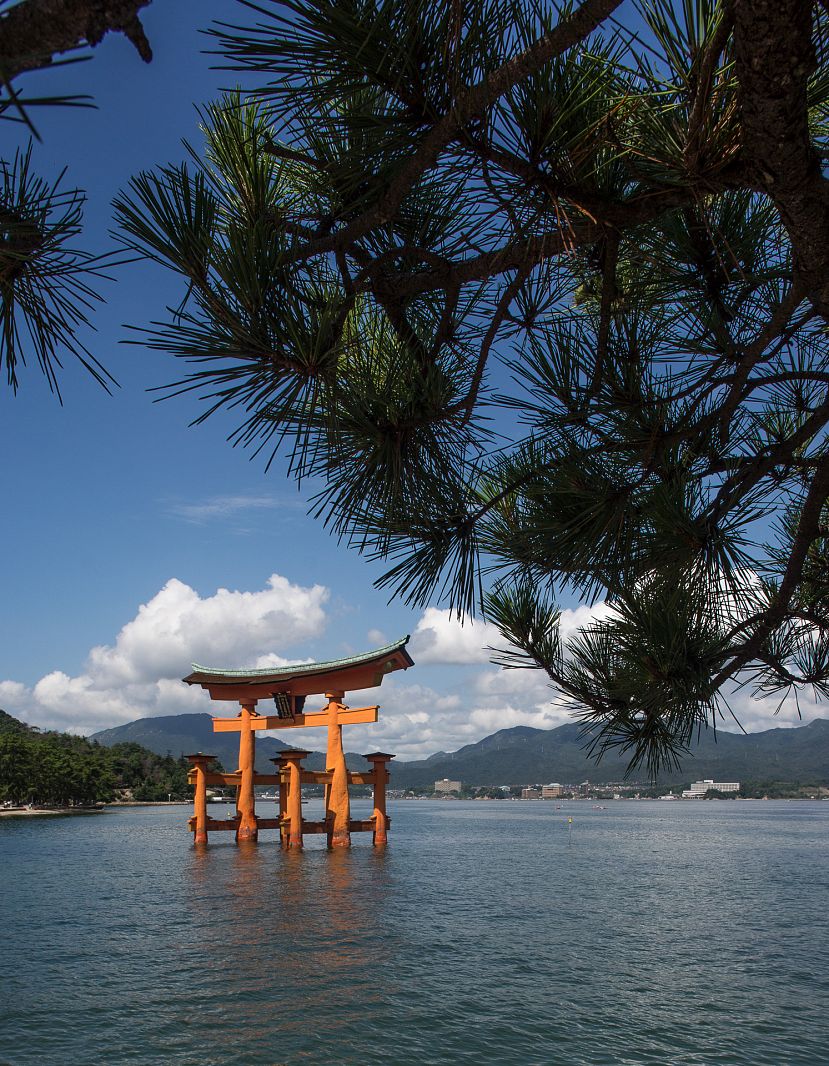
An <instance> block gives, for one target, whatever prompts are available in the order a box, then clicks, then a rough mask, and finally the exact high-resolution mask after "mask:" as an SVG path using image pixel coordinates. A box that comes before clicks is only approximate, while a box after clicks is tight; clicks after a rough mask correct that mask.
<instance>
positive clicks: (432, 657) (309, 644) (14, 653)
mask: <svg viewBox="0 0 829 1066" xmlns="http://www.w3.org/2000/svg"><path fill="white" fill-rule="evenodd" d="M142 17H143V19H144V22H145V26H146V29H147V33H148V36H149V38H150V41H151V44H152V47H153V50H154V55H155V57H154V60H153V62H152V63H151V64H150V65H145V64H144V63H142V62H141V61H140V59H139V58H138V56H137V55H136V53H135V51H134V49H133V48H132V46H131V45H129V44H128V42H126V41H125V40H124V39H123V38H118V37H112V36H110V37H108V38H107V39H106V40H105V41H104V43H103V44H102V45H101V46H100V47H99V48H98V49H96V51H95V53H94V55H93V58H92V59H91V61H90V62H88V63H81V64H77V65H75V66H72V67H69V68H64V69H62V70H58V71H54V72H49V73H45V74H38V75H33V76H31V77H30V79H29V80H28V82H27V83H26V84H25V85H24V88H26V89H27V90H28V91H29V92H32V93H34V92H47V93H48V92H51V91H59V92H87V93H91V94H92V95H93V96H94V98H95V101H96V104H97V109H96V110H86V109H83V110H81V109H63V110H49V111H45V112H42V113H39V112H35V113H34V118H35V120H36V122H37V126H38V129H39V131H40V133H41V136H42V143H41V144H40V145H37V146H36V148H35V164H36V169H37V170H38V172H40V173H41V174H43V175H44V176H47V177H55V176H57V174H58V173H59V171H60V170H61V169H62V168H63V166H65V165H67V166H68V168H69V169H68V173H67V177H66V182H67V184H70V185H77V186H80V187H81V188H83V189H85V190H86V192H87V195H88V199H89V202H88V206H87V211H86V223H85V233H84V237H83V245H84V247H86V248H90V249H95V250H101V251H103V250H105V249H107V248H110V247H112V242H111V239H110V238H109V237H108V230H109V228H110V225H111V222H110V219H111V209H110V203H111V200H112V197H113V196H114V195H115V194H116V193H117V192H118V191H119V190H120V189H121V188H122V187H123V186H124V185H125V184H126V182H127V181H128V179H129V178H130V176H131V175H133V174H134V173H135V172H137V171H138V170H140V169H142V168H150V167H152V166H153V165H154V164H156V163H162V162H167V161H172V160H178V159H179V158H181V157H182V154H183V153H182V149H181V146H180V141H181V138H182V137H186V138H188V139H190V140H191V141H193V142H196V143H197V141H198V135H197V131H196V122H197V119H196V115H195V110H194V105H197V104H201V103H204V102H206V101H208V100H210V99H212V98H214V97H215V96H217V95H218V93H219V92H220V91H221V90H222V89H224V88H227V87H228V82H229V79H230V78H231V76H230V75H228V74H226V73H224V72H221V71H217V70H212V69H211V68H210V64H211V62H213V61H214V60H212V59H211V58H210V57H208V56H205V55H203V54H201V50H202V49H203V48H205V47H209V44H208V42H207V41H206V39H205V38H204V37H201V36H200V34H199V30H200V29H203V28H205V27H206V26H207V25H208V24H209V22H210V20H211V18H225V19H229V20H231V21H232V20H234V19H239V20H244V19H245V18H246V17H247V16H246V14H245V11H244V9H243V8H242V7H241V6H240V5H238V4H235V3H233V2H232V0H210V2H206V3H200V4H193V3H174V2H172V0H156V2H155V3H153V4H152V5H151V6H150V7H149V8H147V9H146V12H145V14H144V15H143V16H142ZM4 133H5V136H6V146H7V147H6V154H9V151H10V149H9V145H10V144H11V143H13V141H14V137H15V135H16V131H15V128H14V127H12V126H11V125H10V124H6V127H5V129H4ZM101 291H102V294H103V295H104V296H105V298H106V302H105V303H104V304H102V305H101V307H100V308H99V309H98V310H97V311H96V312H95V315H94V322H95V325H96V327H97V331H96V332H95V333H90V334H88V335H86V336H85V337H84V338H83V339H84V340H85V342H86V343H87V344H88V346H89V347H90V349H91V350H92V352H93V353H94V354H95V356H96V357H97V358H99V359H100V361H101V362H102V363H104V365H105V366H106V367H107V368H108V369H109V370H110V372H111V373H113V374H114V376H115V377H116V378H117V379H118V382H119V383H120V386H121V387H120V388H119V389H117V390H115V392H114V394H113V395H112V396H108V395H107V394H106V393H105V392H103V390H101V389H100V388H99V387H98V386H97V385H96V384H95V382H94V381H93V380H92V379H91V378H90V377H89V376H88V375H86V374H85V372H83V370H82V369H81V368H80V367H76V366H74V365H72V362H71V360H69V361H67V364H66V367H65V371H64V373H63V374H62V375H61V387H62V391H63V395H64V406H63V407H61V406H59V404H58V402H57V400H56V399H55V398H54V397H53V396H51V395H50V394H49V392H48V389H47V387H46V385H45V382H44V381H43V379H42V378H41V377H40V375H39V372H38V371H37V370H36V369H34V368H28V370H24V371H23V373H22V375H21V388H20V391H19V394H18V395H17V396H16V397H14V396H13V395H12V394H11V393H10V392H9V391H8V390H6V389H3V390H0V415H1V416H2V417H1V418H0V434H2V449H3V452H2V454H3V458H4V462H3V463H2V465H0V487H1V489H2V498H3V500H4V501H5V521H4V522H3V525H2V532H0V537H2V547H3V551H2V555H1V556H0V572H1V573H2V586H0V587H2V609H0V706H2V707H4V708H5V709H6V710H7V711H9V712H10V713H14V714H17V715H18V716H20V717H23V718H25V719H26V720H28V721H31V722H33V723H34V724H37V725H41V726H55V727H60V728H72V729H75V730H79V731H83V732H88V731H90V730H94V729H98V728H104V727H105V726H107V725H112V724H119V723H120V722H122V721H129V720H130V719H132V718H136V717H141V716H143V715H145V714H163V713H178V712H179V711H183V710H208V709H209V706H208V704H207V703H206V701H205V702H201V703H199V702H197V701H198V700H202V699H203V697H202V695H201V694H200V693H192V692H190V690H188V689H186V687H185V686H182V685H180V684H179V683H178V680H177V679H178V678H180V677H181V676H183V674H184V673H185V672H186V671H187V669H188V667H189V663H190V661H191V659H195V660H197V661H203V659H204V658H205V657H206V656H208V655H209V656H211V657H212V658H211V659H209V660H208V661H207V665H227V666H244V665H251V664H253V663H257V662H260V661H261V662H264V661H276V660H273V656H276V657H277V659H278V660H279V661H285V660H291V659H294V660H296V659H300V658H305V659H308V658H322V659H325V658H330V657H334V656H337V655H339V654H341V653H346V652H349V651H357V650H364V649H366V648H368V647H371V646H373V645H374V644H376V643H381V642H382V641H383V639H384V638H389V639H391V638H395V637H397V636H399V635H402V634H405V633H407V632H411V633H413V634H415V637H414V641H413V645H414V646H413V652H414V655H415V659H416V660H417V661H418V663H419V665H418V666H417V667H416V669H415V670H413V671H410V672H409V674H407V675H406V676H405V677H404V678H402V677H400V676H399V675H398V677H396V678H394V679H392V681H391V683H388V682H387V684H386V686H384V689H383V693H382V694H381V695H379V696H378V698H379V700H380V702H381V703H382V704H383V708H384V709H383V711H381V723H379V724H378V726H375V727H373V732H371V733H370V734H369V733H366V736H365V741H364V742H365V743H369V744H373V745H374V746H375V747H376V746H377V745H380V746H386V745H392V746H391V747H389V748H388V749H387V750H391V751H398V752H400V754H402V755H403V756H407V755H408V756H410V757H412V756H416V755H423V754H428V753H430V752H432V751H436V750H438V749H441V748H442V749H446V750H451V749H453V748H456V747H458V746H460V745H461V744H463V743H467V742H469V741H471V740H477V739H480V737H482V736H485V735H486V734H488V733H491V732H494V731H495V729H497V728H499V727H500V726H502V725H504V726H506V725H515V724H519V723H525V724H531V725H538V726H542V727H547V728H549V727H552V726H553V725H556V724H558V723H560V722H561V721H563V720H565V716H564V714H563V712H562V711H561V710H560V709H557V708H551V707H550V706H549V700H550V697H551V693H549V691H548V690H547V688H546V686H545V684H544V681H543V678H541V677H539V676H538V675H535V674H524V673H523V672H522V673H516V672H512V673H510V674H504V673H502V672H500V671H497V670H496V669H495V668H493V667H491V666H489V665H488V664H487V654H486V652H485V651H484V650H483V647H484V645H485V644H486V643H488V642H489V641H490V640H492V639H494V634H493V633H492V632H491V631H490V630H488V629H486V628H484V627H481V626H478V627H477V628H476V629H470V628H469V627H467V628H466V629H465V630H461V629H459V627H457V625H455V624H453V623H452V622H451V620H450V619H449V618H448V616H447V614H446V613H445V612H439V611H435V610H431V611H430V612H427V613H425V614H424V613H423V612H419V611H412V610H408V609H406V608H405V607H403V606H400V605H396V604H393V605H388V604H387V603H386V596H385V595H384V594H381V593H378V592H376V591H375V590H374V589H373V588H372V581H373V580H374V579H375V578H376V577H377V576H378V575H379V574H380V572H381V567H380V566H372V565H370V564H368V563H366V562H365V561H364V560H362V559H360V558H359V556H357V555H356V554H355V553H352V552H348V551H346V550H345V549H344V548H341V547H338V546H337V545H336V543H335V542H334V541H333V540H332V539H331V538H330V537H329V536H328V535H327V534H326V533H325V532H324V531H323V530H322V529H321V528H320V527H319V525H318V524H316V523H315V522H313V521H312V520H311V519H310V518H309V517H307V516H306V512H305V506H306V505H305V501H304V500H303V498H302V497H301V496H300V495H299V494H298V493H297V491H296V489H295V487H294V486H293V484H292V483H291V482H289V481H287V480H286V479H285V477H284V476H283V472H282V471H281V470H280V469H278V468H275V469H272V470H271V472H270V473H266V472H265V470H264V463H263V462H262V461H261V460H258V461H257V460H253V461H251V459H250V457H249V455H248V453H246V452H244V451H241V450H239V449H232V448H231V447H230V446H229V445H228V444H227V443H226V437H227V435H228V433H229V432H230V431H231V430H232V429H233V428H235V423H234V421H233V420H232V417H228V416H226V415H217V416H216V417H215V418H213V419H211V420H210V421H209V422H208V423H207V424H206V425H204V426H200V427H197V428H189V427H188V422H189V421H190V420H191V419H192V418H193V417H194V416H195V415H196V414H197V413H198V412H199V407H198V404H197V402H196V401H195V400H192V399H186V398H179V399H173V400H169V401H165V402H163V403H153V400H152V395H151V394H149V393H148V392H147V390H148V389H151V388H153V387H154V386H159V385H164V384H167V383H169V382H170V381H171V380H173V379H174V378H175V376H176V370H177V368H176V366H175V365H174V364H173V361H172V360H171V359H170V358H169V357H166V356H163V355H161V354H159V353H155V352H152V351H149V350H147V349H145V348H143V347H141V346H135V345H125V344H123V343H122V342H123V340H124V338H125V337H126V336H127V331H126V329H125V328H124V326H125V323H132V324H142V323H146V322H147V321H148V320H149V319H150V318H151V317H152V316H153V314H156V315H158V314H159V313H160V311H161V309H162V307H163V305H164V304H165V303H174V302H176V300H177V296H178V294H177V292H176V290H175V286H174V284H173V283H172V279H171V276H170V275H168V274H166V273H164V272H162V271H161V270H160V269H159V268H155V267H153V266H151V265H148V264H131V265H128V266H123V267H120V268H118V269H117V271H116V272H115V281H114V282H112V283H109V284H107V283H102V286H101ZM272 575H278V578H276V579H274V580H273V581H271V578H272ZM269 581H270V584H269ZM316 586H321V587H322V589H321V590H318V591H314V589H315V587H316ZM220 589H224V590H227V593H226V594H221V593H218V591H217V590H220ZM142 605H144V606H143V609H142ZM586 617H587V614H586V609H582V610H581V612H579V613H578V614H573V613H568V616H567V619H566V621H567V622H568V624H572V623H575V621H577V620H584V619H585V618H586ZM94 649H98V650H97V651H96V650H94ZM269 657H270V659H269ZM367 698H368V697H367ZM360 699H361V698H360ZM357 700H358V697H356V696H355V698H354V701H353V702H355V703H356V702H357ZM817 713H818V712H817V711H816V710H815V709H814V708H811V709H808V708H807V713H806V715H805V718H806V720H808V719H809V718H810V717H813V716H815V715H816V714H817ZM742 717H743V720H744V723H745V724H746V725H747V727H748V728H754V729H756V728H764V727H767V726H768V725H774V724H786V723H788V722H791V721H794V720H795V715H794V713H793V708H787V709H785V710H784V712H783V715H782V717H781V718H780V719H777V720H772V719H771V716H770V708H768V707H752V708H750V707H748V704H747V703H745V707H744V713H743V714H742ZM362 728H363V729H365V728H367V727H362ZM369 738H370V739H369ZM292 739H296V741H297V742H299V743H311V744H316V745H317V746H318V744H319V742H320V738H315V737H313V736H311V737H307V738H300V737H296V738H292ZM359 742H360V738H359V737H356V736H355V737H354V738H349V745H350V744H352V743H353V744H354V745H355V746H356V745H357V743H359Z"/></svg>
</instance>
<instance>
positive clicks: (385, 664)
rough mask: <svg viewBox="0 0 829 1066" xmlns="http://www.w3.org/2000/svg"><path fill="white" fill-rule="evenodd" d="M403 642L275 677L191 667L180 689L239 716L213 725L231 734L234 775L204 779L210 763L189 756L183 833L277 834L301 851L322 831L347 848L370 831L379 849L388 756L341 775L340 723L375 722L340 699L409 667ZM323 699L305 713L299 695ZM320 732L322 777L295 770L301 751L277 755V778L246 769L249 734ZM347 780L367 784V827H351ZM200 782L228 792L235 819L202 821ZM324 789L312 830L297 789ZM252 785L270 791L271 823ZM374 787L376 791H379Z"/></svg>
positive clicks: (200, 837)
mask: <svg viewBox="0 0 829 1066" xmlns="http://www.w3.org/2000/svg"><path fill="white" fill-rule="evenodd" d="M408 640H409V638H408V637H406V638H405V639H403V640H399V641H397V642H396V643H394V644H388V645H387V646H386V647H384V648H378V649H377V650H376V651H371V652H366V653H365V654H363V655H354V656H351V657H350V658H348V659H335V660H334V661H333V662H328V663H307V664H304V665H299V666H286V667H283V668H282V669H280V670H212V669H208V668H206V667H202V666H197V665H196V664H195V663H194V664H193V673H191V674H188V676H187V677H185V678H184V681H185V682H186V683H187V684H188V685H201V687H202V688H204V689H207V691H208V692H209V693H210V698H211V699H213V700H232V701H234V702H238V703H240V704H241V707H242V710H241V712H240V713H239V714H238V715H237V717H235V718H214V719H213V731H214V732H216V733H224V732H238V733H239V769H238V770H237V772H236V773H235V774H210V773H208V771H207V765H208V762H209V760H210V756H206V755H203V754H202V753H201V752H199V753H198V754H196V755H191V756H189V758H190V761H191V762H192V763H193V770H192V771H191V779H192V780H193V781H194V782H195V785H196V803H195V807H196V810H195V814H194V817H193V818H192V819H191V826H192V828H193V830H194V833H195V839H196V843H203V842H205V841H206V840H207V830H208V829H235V830H236V839H237V840H256V839H257V833H258V829H259V828H270V827H272V826H273V827H277V826H278V828H279V830H280V834H281V838H282V843H283V845H285V846H287V847H290V846H299V847H301V846H302V834H303V832H325V833H327V835H328V843H329V845H330V846H332V847H348V846H349V844H350V843H351V836H350V831H351V829H356V828H359V829H363V828H365V829H369V828H370V829H372V830H373V831H374V841H375V843H378V844H381V843H385V839H386V824H387V819H386V813H385V782H386V780H387V774H386V767H385V763H386V761H387V760H388V759H390V758H392V757H393V756H390V755H386V754H384V753H383V752H375V753H373V754H372V755H371V756H366V757H367V758H368V759H369V761H370V762H372V764H373V767H372V770H371V772H370V773H368V774H359V773H358V774H354V773H352V774H349V772H348V769H347V767H346V765H345V755H344V753H343V741H342V727H343V725H345V724H357V723H360V722H376V721H377V710H378V708H377V707H361V708H359V709H355V710H351V709H349V708H348V707H347V706H346V705H345V703H344V702H343V701H344V698H345V693H346V692H352V691H355V690H357V689H366V688H376V687H377V686H378V685H380V684H381V682H382V680H383V678H384V677H385V675H386V674H390V673H392V672H393V671H394V670H407V669H408V668H409V667H410V666H413V665H414V663H413V661H412V658H411V656H410V655H409V653H408V652H407V651H406V647H405V646H406V644H407V642H408ZM315 694H324V695H325V697H326V699H327V700H328V705H327V707H325V708H323V710H322V711H319V712H314V713H311V714H308V713H306V712H305V700H306V697H307V696H311V695H315ZM262 699H268V700H271V699H272V700H273V701H274V706H275V709H276V713H275V714H272V715H262V714H258V713H257V711H256V705H257V702H258V701H259V700H262ZM313 726H327V728H328V748H327V757H326V763H325V765H326V771H325V773H313V772H311V771H305V770H302V768H301V765H300V763H301V761H302V758H303V757H304V756H305V755H306V754H307V752H300V751H297V752H294V753H292V752H291V751H286V752H284V753H283V754H282V755H281V756H280V758H279V759H278V760H275V761H278V762H279V764H280V766H279V773H277V774H276V775H272V774H257V773H256V771H255V768H254V760H255V754H256V730H257V729H307V728H309V727H313ZM349 781H351V783H352V784H369V783H373V784H374V785H375V811H374V816H373V817H372V819H370V822H371V824H370V825H369V824H366V825H364V824H362V823H352V822H351V814H350V805H349V799H348V785H349ZM208 783H211V784H212V783H216V784H219V783H223V784H235V785H236V808H237V813H236V817H235V818H234V819H232V820H231V821H229V822H218V821H215V820H213V819H208V818H207V811H206V787H207V784H208ZM309 783H321V784H324V785H325V822H324V823H319V824H318V823H313V822H304V821H303V820H302V807H301V803H302V800H301V786H302V784H309ZM257 784H261V785H265V784H278V785H279V799H280V812H279V813H280V817H279V819H277V820H276V821H275V822H274V821H273V820H271V819H267V820H263V819H257V817H256V801H255V793H254V788H255V786H256V785H257ZM381 786H382V787H381Z"/></svg>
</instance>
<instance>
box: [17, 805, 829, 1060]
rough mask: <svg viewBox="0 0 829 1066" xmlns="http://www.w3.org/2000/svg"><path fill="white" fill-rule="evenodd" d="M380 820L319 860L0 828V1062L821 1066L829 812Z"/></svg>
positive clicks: (529, 809) (405, 810) (446, 811)
mask: <svg viewBox="0 0 829 1066" xmlns="http://www.w3.org/2000/svg"><path fill="white" fill-rule="evenodd" d="M266 806H267V805H266V804H263V805H262V807H263V810H262V811H261V812H260V813H267V811H266V810H265V809H264V808H265V807H266ZM318 806H319V805H318V804H316V805H315V804H313V803H311V804H309V805H308V808H309V814H308V816H309V817H318V816H319V814H318V812H317V810H316V808H317V807H318ZM364 808H365V805H364V804H361V803H360V802H357V803H355V804H354V816H355V817H365V816H367V814H368V811H367V810H365V813H364ZM223 813H224V808H222V811H221V814H223ZM390 813H391V815H392V829H391V844H390V846H389V848H388V849H387V850H386V851H380V850H375V849H373V848H372V847H371V845H370V843H368V840H367V838H366V836H365V834H360V835H358V836H355V838H354V839H355V846H354V847H353V848H352V850H351V851H349V852H334V853H328V852H327V851H326V850H325V848H324V846H323V841H322V840H321V839H320V838H310V839H309V841H308V846H307V848H306V850H305V851H304V852H296V851H292V852H282V851H280V849H279V848H278V847H277V846H276V844H275V842H274V836H275V834H273V833H271V832H268V833H265V834H263V838H262V841H261V842H260V844H259V845H258V846H253V845H246V846H242V847H237V846H235V845H234V844H233V843H232V842H231V841H230V840H229V839H228V835H226V834H222V835H221V836H216V837H215V838H214V839H213V840H211V843H210V845H209V846H208V848H207V849H195V848H194V847H193V846H192V843H191V837H190V835H189V834H188V833H187V832H186V829H185V825H184V823H185V821H186V818H187V816H188V814H189V811H188V810H187V809H186V808H184V807H162V808H133V809H123V808H122V809H116V810H110V811H108V812H107V813H105V814H103V815H99V816H95V817H87V818H80V817H79V818H50V819H39V818H38V819H19V820H18V819H6V820H3V821H1V822H0V856H2V873H1V874H0V885H1V886H2V899H3V969H2V977H0V984H1V985H2V1001H0V1064H7V1066H52V1064H55V1066H67V1064H69V1066H98V1064H106V1066H120V1064H122V1063H124V1064H127V1063H140V1064H156V1063H158V1064H165V1066H166V1064H170V1066H191V1064H192V1066H213V1064H216V1066H218V1064H240V1066H242V1064H244V1066H248V1064H249V1066H260V1064H262V1066H275V1064H281V1063H285V1064H291V1066H294V1064H300V1063H310V1064H317V1063H335V1064H336V1063H343V1064H351V1063H354V1064H357V1063H359V1064H368V1066H373V1064H394V1066H397V1064H400V1066H406V1064H413V1063H418V1064H423V1066H426V1064H454V1063H469V1064H473V1063H475V1064H477V1063H498V1064H503V1066H512V1064H515V1066H536V1064H538V1066H546V1064H556V1066H557V1064H563V1066H605V1064H606V1066H628V1064H630V1066H646V1064H647V1066H650V1064H654V1066H674V1064H676V1066H679V1064H683V1066H685V1064H687V1066H713V1064H719V1063H723V1064H730V1066H737V1064H740V1066H742V1064H746V1066H748V1064H751V1066H764V1064H769V1066H800V1064H802V1066H820V1064H826V1063H829V1022H827V1016H829V937H827V929H826V921H827V918H826V916H827V914H829V833H828V831H829V803H827V802H822V803H819V802H800V801H798V802H785V801H769V802H762V801H757V802H736V801H735V802H725V801H723V802H675V803H670V802H659V801H654V802H644V801H643V802H635V801H617V802H612V803H610V804H608V806H607V808H606V809H605V810H594V809H593V808H592V806H591V805H590V804H589V803H584V802H582V803H575V802H570V803H564V804H562V805H561V806H560V807H558V806H557V805H555V804H553V803H552V802H541V801H538V802H530V801H527V802H508V801H493V802H458V801H447V802H398V803H393V804H391V805H390ZM221 814H220V815H219V816H221ZM568 818H572V819H573V821H572V827H571V826H570V824H569V823H568Z"/></svg>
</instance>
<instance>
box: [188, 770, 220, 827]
mask: <svg viewBox="0 0 829 1066" xmlns="http://www.w3.org/2000/svg"><path fill="white" fill-rule="evenodd" d="M215 758H216V756H215V755H205V754H204V753H203V752H201V751H198V752H196V754H195V755H188V756H187V759H188V761H189V762H190V764H191V766H192V767H193V771H194V773H195V775H196V791H195V795H194V797H193V822H192V825H193V843H194V844H206V843H207V767H208V766H209V764H210V763H211V762H213V760H214V759H215Z"/></svg>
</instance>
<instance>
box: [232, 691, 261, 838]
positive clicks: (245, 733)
mask: <svg viewBox="0 0 829 1066" xmlns="http://www.w3.org/2000/svg"><path fill="white" fill-rule="evenodd" d="M255 710H256V700H250V701H249V702H246V703H243V704H242V713H241V716H240V717H241V720H242V721H241V730H240V732H239V774H240V778H239V787H238V790H237V792H236V810H237V811H238V813H239V825H238V827H237V829H236V840H237V842H238V841H240V840H257V839H258V837H259V832H258V829H257V827H256V793H255V791H254V773H255V770H254V761H255V759H256V733H255V732H254V731H253V729H252V727H251V715H252V714H254V713H255Z"/></svg>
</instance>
